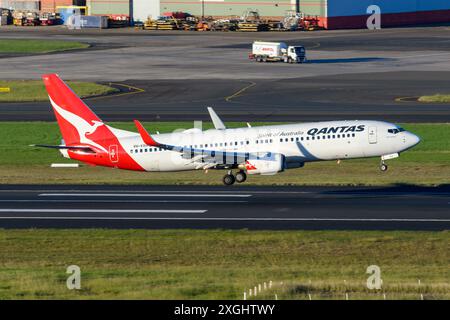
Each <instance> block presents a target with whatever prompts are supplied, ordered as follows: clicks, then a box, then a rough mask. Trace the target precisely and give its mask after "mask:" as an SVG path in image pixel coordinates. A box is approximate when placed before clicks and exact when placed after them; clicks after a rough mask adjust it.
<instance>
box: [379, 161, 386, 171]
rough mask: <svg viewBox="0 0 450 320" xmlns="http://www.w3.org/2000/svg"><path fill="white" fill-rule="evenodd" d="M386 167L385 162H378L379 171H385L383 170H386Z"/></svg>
mask: <svg viewBox="0 0 450 320" xmlns="http://www.w3.org/2000/svg"><path fill="white" fill-rule="evenodd" d="M387 169H388V166H387V164H385V163H382V164H380V170H381V171H383V172H385V171H387Z"/></svg>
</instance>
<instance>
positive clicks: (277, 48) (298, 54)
mask: <svg viewBox="0 0 450 320" xmlns="http://www.w3.org/2000/svg"><path fill="white" fill-rule="evenodd" d="M249 58H250V59H253V60H255V61H257V62H269V61H272V62H279V61H282V62H286V63H304V62H305V61H306V50H305V47H303V46H288V45H287V44H286V43H285V42H263V41H255V42H253V46H252V53H251V54H250V55H249Z"/></svg>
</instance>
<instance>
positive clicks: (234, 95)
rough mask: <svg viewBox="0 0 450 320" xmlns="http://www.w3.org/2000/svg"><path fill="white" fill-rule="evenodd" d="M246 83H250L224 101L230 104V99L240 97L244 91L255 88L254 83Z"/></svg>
mask: <svg viewBox="0 0 450 320" xmlns="http://www.w3.org/2000/svg"><path fill="white" fill-rule="evenodd" d="M248 82H250V84H249V85H247V86H245V87H244V88H242V89H240V90H238V91H237V92H235V93H233V94H232V95H231V96H228V97H226V98H225V101H227V102H230V101H231V99H234V98H236V97H238V96H240V95H241V94H242V93H244V91H246V90H247V89H250V88H251V87H254V86H256V82H253V81H248Z"/></svg>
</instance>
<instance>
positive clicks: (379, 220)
mask: <svg viewBox="0 0 450 320" xmlns="http://www.w3.org/2000/svg"><path fill="white" fill-rule="evenodd" d="M169 211H170V210H169ZM201 211H206V210H201ZM0 219H4V220H6V219H24V220H26V219H33V220H185V221H189V220H192V221H337V222H450V219H345V218H342V219H333V218H201V217H198V218H182V217H167V218H166V217H50V216H41V217H21V216H9V217H7V216H3V217H2V216H0Z"/></svg>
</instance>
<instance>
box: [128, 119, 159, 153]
mask: <svg viewBox="0 0 450 320" xmlns="http://www.w3.org/2000/svg"><path fill="white" fill-rule="evenodd" d="M134 124H135V125H136V128H137V129H138V131H139V134H140V135H141V138H142V140H143V141H144V143H145V144H146V145H149V146H152V147H159V146H160V145H161V144H159V143H158V142H156V141H155V140H154V139H153V138H152V136H151V135H150V134H149V133H148V132H147V130H145V128H144V127H143V126H142V124H141V123H140V122H139V121H138V120H134Z"/></svg>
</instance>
